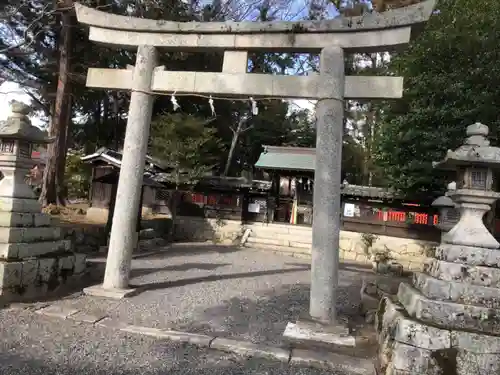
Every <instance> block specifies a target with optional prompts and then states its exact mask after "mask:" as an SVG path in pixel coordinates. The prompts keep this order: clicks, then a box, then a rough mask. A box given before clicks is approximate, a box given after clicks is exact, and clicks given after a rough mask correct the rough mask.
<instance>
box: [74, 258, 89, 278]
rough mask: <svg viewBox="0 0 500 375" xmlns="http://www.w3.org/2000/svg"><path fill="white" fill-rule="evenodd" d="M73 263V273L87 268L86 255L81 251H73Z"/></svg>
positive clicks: (76, 273)
mask: <svg viewBox="0 0 500 375" xmlns="http://www.w3.org/2000/svg"><path fill="white" fill-rule="evenodd" d="M74 256H75V264H74V268H73V274H75V275H79V274H81V273H83V272H85V270H86V269H87V256H86V255H85V254H82V253H74Z"/></svg>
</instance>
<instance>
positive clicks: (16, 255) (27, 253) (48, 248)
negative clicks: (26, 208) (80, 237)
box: [0, 240, 72, 259]
mask: <svg viewBox="0 0 500 375" xmlns="http://www.w3.org/2000/svg"><path fill="white" fill-rule="evenodd" d="M71 250H72V249H71V240H58V241H43V242H33V243H26V242H19V243H0V258H2V259H25V258H31V257H35V256H40V255H46V254H51V253H57V252H62V251H71Z"/></svg>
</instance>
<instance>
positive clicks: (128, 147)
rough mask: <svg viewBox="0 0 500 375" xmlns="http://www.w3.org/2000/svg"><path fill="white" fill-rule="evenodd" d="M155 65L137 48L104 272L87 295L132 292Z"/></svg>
mask: <svg viewBox="0 0 500 375" xmlns="http://www.w3.org/2000/svg"><path fill="white" fill-rule="evenodd" d="M157 64H158V52H157V50H156V48H155V47H153V46H144V45H143V46H139V47H138V49H137V58H136V63H135V68H134V73H133V78H132V94H131V98H130V109H129V114H128V120H127V129H126V131H125V141H124V145H123V158H122V165H121V169H120V178H119V180H118V189H117V192H116V206H115V211H114V213H113V223H112V226H111V235H110V240H109V250H108V257H107V260H106V272H105V274H104V282H103V284H102V285H99V286H95V287H90V288H86V289H85V290H84V292H85V293H86V294H89V295H95V296H105V297H110V298H124V297H127V296H130V295H131V294H133V293H134V292H135V291H136V290H135V289H134V288H131V287H130V286H129V279H130V265H131V262H132V252H133V250H134V248H135V247H136V246H137V241H138V233H137V220H138V217H137V212H138V210H139V204H140V201H141V187H142V182H143V175H144V165H145V159H146V152H147V146H148V138H149V128H150V123H151V116H152V112H153V102H154V95H153V94H151V83H152V79H153V73H154V70H155V68H156V66H157Z"/></svg>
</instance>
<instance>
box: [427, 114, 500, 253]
mask: <svg viewBox="0 0 500 375" xmlns="http://www.w3.org/2000/svg"><path fill="white" fill-rule="evenodd" d="M488 133H489V129H488V127H487V126H486V125H483V124H480V123H476V124H474V125H470V126H469V127H467V139H466V140H465V143H464V145H462V146H460V147H459V148H458V149H456V150H455V151H451V150H449V151H448V153H447V154H446V157H445V159H444V160H443V161H442V162H440V163H437V164H436V165H435V167H437V168H441V169H455V170H456V171H457V189H456V190H455V191H454V192H450V193H449V197H450V198H452V199H453V201H454V202H455V203H456V204H457V206H458V209H459V210H460V212H461V214H460V220H459V221H458V223H457V224H456V225H455V226H454V227H453V228H451V230H450V231H449V232H448V233H446V234H445V235H444V236H443V242H444V243H449V244H455V245H463V246H479V247H485V248H491V249H496V248H498V247H500V244H499V243H498V242H497V241H496V240H495V238H494V237H493V235H492V234H491V233H490V232H489V231H488V229H487V228H486V227H485V225H484V223H483V216H484V214H485V213H486V212H488V211H489V210H490V209H491V205H492V204H493V203H494V202H495V201H496V200H497V199H498V198H500V194H499V193H497V192H494V191H493V190H492V187H493V171H494V169H500V149H499V148H497V147H492V146H490V141H489V140H488V139H487V138H486V136H487V135H488Z"/></svg>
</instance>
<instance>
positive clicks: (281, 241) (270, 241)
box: [247, 235, 311, 249]
mask: <svg viewBox="0 0 500 375" xmlns="http://www.w3.org/2000/svg"><path fill="white" fill-rule="evenodd" d="M247 243H254V244H264V245H276V246H287V247H297V248H301V249H311V244H310V243H303V242H297V241H290V240H289V239H287V238H279V237H278V238H262V237H260V236H259V237H254V236H252V235H250V237H248V239H247Z"/></svg>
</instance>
